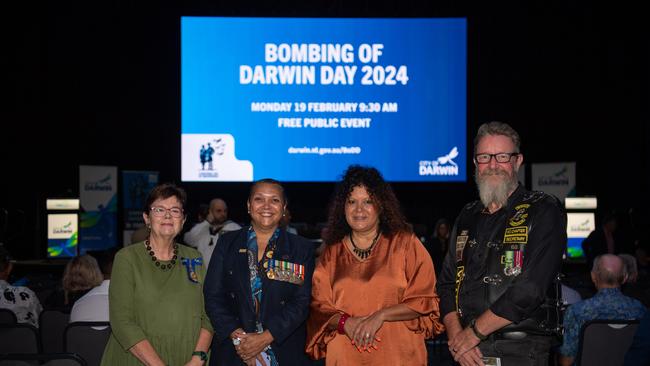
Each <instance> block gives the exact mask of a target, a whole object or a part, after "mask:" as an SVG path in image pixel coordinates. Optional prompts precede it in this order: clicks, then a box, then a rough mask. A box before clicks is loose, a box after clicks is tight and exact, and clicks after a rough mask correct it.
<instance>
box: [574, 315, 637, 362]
mask: <svg viewBox="0 0 650 366" xmlns="http://www.w3.org/2000/svg"><path fill="white" fill-rule="evenodd" d="M638 326H639V321H638V320H601V319H597V320H592V321H589V322H587V323H585V324H584V325H583V326H582V328H581V329H580V343H579V346H578V355H577V356H576V363H575V364H576V365H579V366H583V365H584V366H586V365H608V366H617V365H623V361H624V359H625V353H626V352H627V350H628V349H629V348H630V345H631V344H632V339H633V338H634V333H636V328H637V327H638Z"/></svg>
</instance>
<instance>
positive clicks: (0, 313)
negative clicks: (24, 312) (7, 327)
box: [0, 309, 18, 324]
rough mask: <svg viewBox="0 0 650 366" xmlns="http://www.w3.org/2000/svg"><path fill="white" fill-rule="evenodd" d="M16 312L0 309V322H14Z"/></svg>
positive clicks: (16, 320) (15, 321)
mask: <svg viewBox="0 0 650 366" xmlns="http://www.w3.org/2000/svg"><path fill="white" fill-rule="evenodd" d="M16 323H18V319H16V314H15V313H14V312H13V311H11V310H9V309H0V324H16Z"/></svg>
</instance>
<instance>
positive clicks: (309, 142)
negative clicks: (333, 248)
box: [181, 17, 467, 182]
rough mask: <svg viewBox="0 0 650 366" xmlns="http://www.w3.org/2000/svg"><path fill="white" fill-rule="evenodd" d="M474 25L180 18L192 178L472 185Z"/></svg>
mask: <svg viewBox="0 0 650 366" xmlns="http://www.w3.org/2000/svg"><path fill="white" fill-rule="evenodd" d="M466 39H467V22H466V20H465V19H462V18H445V19H323V18H317V19H304V18H221V17H182V18H181V119H182V121H181V122H182V123H181V124H182V126H181V165H182V166H181V178H182V180H183V181H252V180H257V179H260V178H265V177H272V178H275V179H278V180H281V181H289V182H291V181H293V182H309V181H316V182H330V181H336V180H338V179H339V178H340V176H341V174H342V173H343V171H344V170H345V169H346V168H347V167H348V166H349V165H350V164H361V165H370V166H374V167H376V168H378V169H379V170H380V171H381V172H382V173H383V175H384V177H385V178H386V179H387V180H389V181H398V182H464V181H465V180H466V175H467V173H466V169H467V167H466V161H467V155H466V154H467V146H466V65H467V60H466V59H467V55H466V48H467V46H466V44H467V40H466Z"/></svg>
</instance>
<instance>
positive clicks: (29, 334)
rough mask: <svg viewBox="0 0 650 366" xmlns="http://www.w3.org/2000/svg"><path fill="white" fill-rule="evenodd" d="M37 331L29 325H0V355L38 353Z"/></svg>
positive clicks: (39, 347) (39, 348)
mask: <svg viewBox="0 0 650 366" xmlns="http://www.w3.org/2000/svg"><path fill="white" fill-rule="evenodd" d="M40 351H41V345H40V341H39V339H38V330H37V329H36V328H35V327H33V326H31V325H29V324H21V323H16V324H0V354H3V353H39V352H40Z"/></svg>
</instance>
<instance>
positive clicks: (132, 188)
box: [122, 170, 158, 230]
mask: <svg viewBox="0 0 650 366" xmlns="http://www.w3.org/2000/svg"><path fill="white" fill-rule="evenodd" d="M157 184H158V172H152V171H134V170H124V171H122V188H123V190H122V191H123V193H122V207H123V215H124V229H125V230H135V229H137V228H139V227H141V226H142V225H144V220H143V219H142V208H143V206H144V202H145V200H146V199H147V196H148V195H149V192H151V190H152V189H153V188H154V187H155V186H156V185H157Z"/></svg>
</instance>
